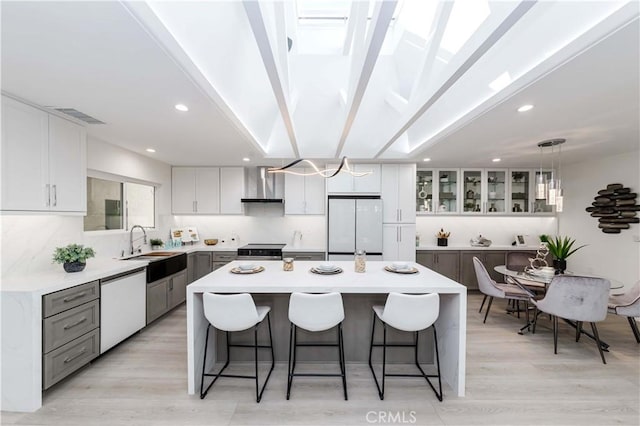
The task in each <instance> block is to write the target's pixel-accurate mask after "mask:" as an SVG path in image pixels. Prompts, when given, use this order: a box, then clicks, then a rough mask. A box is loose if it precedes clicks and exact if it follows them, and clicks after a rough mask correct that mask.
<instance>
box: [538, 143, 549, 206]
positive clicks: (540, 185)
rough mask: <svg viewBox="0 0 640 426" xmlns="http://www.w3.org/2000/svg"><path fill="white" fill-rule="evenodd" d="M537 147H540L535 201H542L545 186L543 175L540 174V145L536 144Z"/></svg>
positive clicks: (545, 190) (545, 189)
mask: <svg viewBox="0 0 640 426" xmlns="http://www.w3.org/2000/svg"><path fill="white" fill-rule="evenodd" d="M541 143H542V142H541ZM538 147H540V172H538V176H536V200H544V199H545V198H546V192H547V185H546V184H545V181H544V174H542V145H540V144H538Z"/></svg>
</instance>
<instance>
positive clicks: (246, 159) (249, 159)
mask: <svg viewBox="0 0 640 426" xmlns="http://www.w3.org/2000/svg"><path fill="white" fill-rule="evenodd" d="M242 161H251V158H249V157H244V158H243V159H242Z"/></svg>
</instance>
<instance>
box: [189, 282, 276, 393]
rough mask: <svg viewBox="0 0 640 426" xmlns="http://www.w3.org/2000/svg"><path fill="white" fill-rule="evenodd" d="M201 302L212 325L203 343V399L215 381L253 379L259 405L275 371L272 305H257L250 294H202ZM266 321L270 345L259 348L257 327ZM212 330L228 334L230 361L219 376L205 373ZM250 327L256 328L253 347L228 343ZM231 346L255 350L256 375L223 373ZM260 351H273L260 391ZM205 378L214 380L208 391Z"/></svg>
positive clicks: (209, 325)
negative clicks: (233, 336)
mask: <svg viewBox="0 0 640 426" xmlns="http://www.w3.org/2000/svg"><path fill="white" fill-rule="evenodd" d="M202 302H203V306H204V316H205V317H206V318H207V321H209V324H208V325H207V335H206V339H205V344H204V360H203V361H202V377H201V383H200V399H203V398H204V397H205V396H207V392H209V389H210V388H211V386H213V384H214V383H215V382H216V380H218V378H220V377H232V378H236V379H254V380H255V384H256V402H260V400H261V399H262V393H263V392H264V389H265V387H266V386H267V382H268V381H269V377H271V372H272V371H273V367H274V356H273V338H272V335H271V318H270V316H269V312H270V311H271V308H270V307H269V306H256V305H255V303H254V302H253V298H252V297H251V295H250V294H248V293H243V294H231V295H226V294H225V295H223V294H214V293H204V294H203V295H202ZM265 318H267V324H268V326H269V344H268V345H258V327H259V325H260V324H261V323H262V322H263V321H264V319H265ZM210 327H214V328H215V329H217V330H220V331H224V332H225V335H226V349H227V360H226V362H225V364H224V366H223V367H222V368H221V369H220V371H219V372H218V373H205V369H206V365H207V347H208V344H209V329H210ZM251 328H253V344H252V345H246V344H230V343H229V333H230V332H234V331H244V330H249V329H251ZM232 347H236V348H253V350H254V364H255V375H254V376H244V375H237V374H223V373H222V372H223V371H224V370H225V369H226V368H227V366H228V365H229V355H230V353H229V352H230V351H229V349H230V348H232ZM258 349H270V350H271V368H270V369H269V373H268V374H267V378H266V379H265V381H264V384H263V385H262V388H259V385H258ZM205 377H213V378H214V379H213V381H212V382H211V383H210V384H209V386H207V388H206V389H204V378H205Z"/></svg>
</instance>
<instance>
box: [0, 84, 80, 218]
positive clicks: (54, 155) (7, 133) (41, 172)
mask: <svg viewBox="0 0 640 426" xmlns="http://www.w3.org/2000/svg"><path fill="white" fill-rule="evenodd" d="M86 150H87V140H86V131H85V129H84V127H82V126H80V125H77V124H75V123H73V122H71V121H68V120H65V119H63V118H60V117H57V116H55V115H53V114H48V113H47V112H45V111H42V110H40V109H38V108H34V107H32V106H29V105H26V104H23V103H21V102H18V101H16V100H14V99H11V98H8V97H5V96H3V97H2V210H5V211H49V212H73V213H85V212H86V210H87V205H86V197H87V194H86V181H87V159H86V158H87V154H86Z"/></svg>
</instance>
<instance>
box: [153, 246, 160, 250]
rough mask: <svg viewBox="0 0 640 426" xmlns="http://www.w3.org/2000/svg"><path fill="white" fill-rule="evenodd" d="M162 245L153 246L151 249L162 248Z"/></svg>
mask: <svg viewBox="0 0 640 426" xmlns="http://www.w3.org/2000/svg"><path fill="white" fill-rule="evenodd" d="M161 248H162V246H159V245H158V246H151V250H160V249H161Z"/></svg>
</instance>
